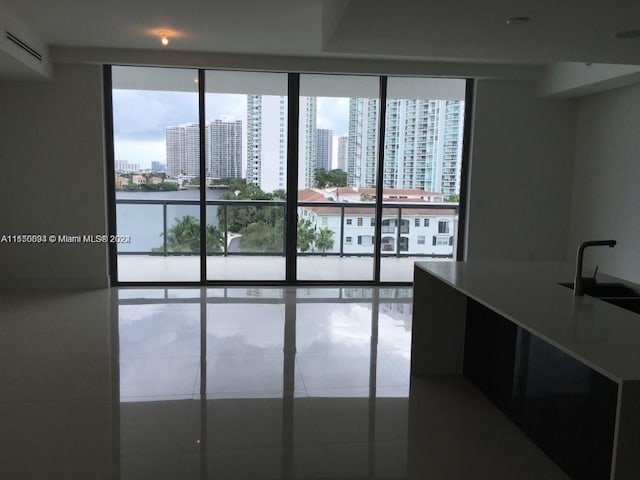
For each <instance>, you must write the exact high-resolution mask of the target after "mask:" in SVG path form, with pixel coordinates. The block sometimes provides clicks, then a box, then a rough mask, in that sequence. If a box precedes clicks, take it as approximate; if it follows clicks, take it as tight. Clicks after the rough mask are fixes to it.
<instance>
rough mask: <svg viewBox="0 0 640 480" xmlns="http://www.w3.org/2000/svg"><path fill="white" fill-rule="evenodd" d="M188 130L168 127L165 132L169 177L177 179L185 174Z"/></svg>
mask: <svg viewBox="0 0 640 480" xmlns="http://www.w3.org/2000/svg"><path fill="white" fill-rule="evenodd" d="M185 132H186V129H185V128H184V126H182V125H179V126H175V127H167V128H166V131H165V135H166V141H167V175H169V176H170V177H177V176H178V175H181V174H183V173H185V172H184V158H185V152H184V137H185Z"/></svg>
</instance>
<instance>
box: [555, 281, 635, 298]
mask: <svg viewBox="0 0 640 480" xmlns="http://www.w3.org/2000/svg"><path fill="white" fill-rule="evenodd" d="M560 285H562V286H563V287H567V288H571V289H573V283H569V282H566V283H565V282H563V283H560ZM584 293H585V294H586V295H590V296H592V297H597V298H601V299H604V298H628V297H640V292H638V291H636V290H634V289H633V288H631V287H629V286H627V285H625V284H624V283H586V284H585V285H584Z"/></svg>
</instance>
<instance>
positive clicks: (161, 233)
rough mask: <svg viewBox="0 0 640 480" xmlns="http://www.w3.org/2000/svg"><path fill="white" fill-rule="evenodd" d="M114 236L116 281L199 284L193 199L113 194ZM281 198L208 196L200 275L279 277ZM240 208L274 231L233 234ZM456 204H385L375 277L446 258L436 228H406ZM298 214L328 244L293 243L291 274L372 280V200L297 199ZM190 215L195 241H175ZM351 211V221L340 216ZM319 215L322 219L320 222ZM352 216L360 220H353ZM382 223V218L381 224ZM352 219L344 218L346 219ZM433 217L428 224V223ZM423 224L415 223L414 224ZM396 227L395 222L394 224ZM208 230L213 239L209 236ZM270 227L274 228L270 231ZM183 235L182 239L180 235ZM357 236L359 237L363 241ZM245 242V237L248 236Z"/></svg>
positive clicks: (448, 249)
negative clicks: (119, 240) (327, 236)
mask: <svg viewBox="0 0 640 480" xmlns="http://www.w3.org/2000/svg"><path fill="white" fill-rule="evenodd" d="M116 208H117V216H118V234H119V235H126V236H130V237H131V240H132V241H131V243H123V244H119V245H118V255H117V262H118V280H119V281H120V282H198V281H200V254H199V220H198V219H199V217H200V215H199V214H200V207H199V203H198V201H196V200H131V199H127V200H125V199H118V200H116ZM285 209H286V204H285V202H284V201H244V200H243V201H235V200H207V202H206V210H207V230H208V232H209V234H208V237H207V258H206V269H207V280H208V281H218V280H220V281H236V280H260V281H283V280H284V279H285V259H286V258H285V255H286V252H285V241H284V236H285V232H284V222H283V221H281V220H283V219H284V218H285ZM247 210H254V211H260V212H261V218H264V219H265V221H266V222H270V225H271V226H272V229H278V230H277V231H276V235H275V236H274V238H267V235H266V234H262V233H261V231H260V225H256V226H255V231H254V232H253V233H254V234H253V236H252V237H251V238H249V233H250V232H249V231H248V230H244V232H245V235H244V237H245V238H244V239H243V234H241V233H239V232H238V230H239V229H238V228H237V225H235V224H234V221H235V220H234V219H237V217H238V216H241V215H242V214H243V212H246V211H247ZM457 213H458V206H457V205H456V204H451V205H440V204H385V205H384V208H383V226H382V227H381V228H382V239H381V242H382V243H381V280H382V281H385V282H410V281H412V275H413V263H414V262H415V261H416V260H418V261H419V260H426V259H440V260H451V259H453V258H454V256H455V245H446V246H443V245H437V246H432V245H429V243H430V242H425V241H424V238H425V237H426V238H427V239H430V238H431V236H432V235H435V234H436V233H437V232H436V231H435V230H434V231H430V230H429V228H426V227H416V228H413V227H411V226H412V225H413V223H414V221H413V220H407V219H403V216H405V217H410V218H413V219H415V218H417V217H421V218H422V217H424V218H427V216H431V217H433V216H436V215H437V216H438V217H443V216H445V217H446V216H450V217H451V218H452V220H453V219H454V218H456V217H457ZM298 214H299V218H300V219H305V218H310V219H313V223H312V225H313V229H314V231H315V232H317V231H319V230H321V229H322V228H327V229H329V230H330V231H331V239H332V243H331V244H330V245H324V247H323V248H321V247H322V245H314V246H312V247H310V248H308V249H305V250H304V251H302V250H301V249H298V250H299V252H298V255H297V269H298V278H299V279H302V280H318V281H351V280H353V281H366V280H373V265H374V239H375V226H374V225H372V223H374V222H371V219H372V218H373V217H374V215H375V204H373V203H371V202H369V203H336V202H323V203H320V202H299V203H298ZM187 216H191V217H192V219H191V220H192V221H191V223H192V227H194V225H195V227H194V228H195V230H196V233H195V234H194V236H193V237H194V238H195V241H194V242H192V243H189V242H185V241H183V243H182V244H180V245H178V244H177V243H176V237H177V236H178V234H177V233H176V225H178V224H180V222H181V221H183V220H184V218H185V217H187ZM349 217H351V222H348V221H347V219H348V218H349ZM323 218H324V220H323ZM357 218H362V219H364V221H363V222H361V225H357V223H358V222H356V220H354V219H357ZM384 222H387V224H386V225H385V224H384ZM349 223H351V224H349ZM432 223H435V222H432ZM420 224H421V225H422V222H420ZM397 225H400V226H401V228H399V229H398V228H397ZM211 232H216V233H215V238H214V237H212V236H211ZM272 233H273V232H272ZM181 238H184V237H181ZM362 239H366V241H363V240H362ZM249 240H250V241H249Z"/></svg>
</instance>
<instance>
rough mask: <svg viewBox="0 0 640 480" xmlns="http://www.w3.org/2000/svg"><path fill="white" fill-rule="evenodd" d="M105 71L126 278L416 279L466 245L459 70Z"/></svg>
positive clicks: (120, 273)
mask: <svg viewBox="0 0 640 480" xmlns="http://www.w3.org/2000/svg"><path fill="white" fill-rule="evenodd" d="M107 72H111V87H112V88H111V92H110V93H111V97H112V104H113V109H112V114H113V145H114V154H113V159H112V166H113V170H112V172H113V177H114V179H113V182H114V183H113V185H114V188H113V190H114V191H115V193H114V195H113V197H114V202H115V207H114V210H115V215H113V217H115V218H114V221H113V223H114V225H113V226H112V227H111V229H112V232H111V233H117V234H118V235H119V236H120V238H126V239H129V240H128V241H127V242H123V243H120V244H117V245H115V246H112V247H111V248H112V256H113V257H115V261H112V270H115V269H116V268H117V275H113V277H114V280H115V281H116V282H119V283H180V282H189V283H216V282H221V283H224V282H288V283H293V282H324V281H331V282H336V281H337V282H354V281H356V282H372V283H374V282H391V283H393V282H411V280H412V272H413V263H414V262H415V261H416V260H425V259H437V260H451V259H455V258H456V253H457V251H458V248H457V245H458V231H459V226H460V222H461V220H460V211H459V204H460V203H459V202H460V196H461V195H462V194H464V192H462V189H461V183H462V182H463V180H464V178H463V177H464V176H463V175H462V164H463V162H462V157H463V138H464V136H463V133H464V128H465V122H464V119H465V89H466V83H467V82H465V81H464V80H455V79H453V80H451V79H429V78H404V77H402V78H400V77H389V78H387V77H377V76H353V75H328V74H303V75H297V74H282V73H257V72H237V71H233V72H232V71H218V70H207V71H205V70H190V69H173V68H147V67H117V66H114V67H107ZM107 78H108V77H107ZM292 82H293V83H292ZM107 83H109V82H107ZM292 85H293V87H292ZM292 98H294V99H293V100H292ZM467 110H468V109H467ZM201 218H203V219H206V221H205V222H201V221H200V220H201ZM113 273H114V272H113V271H112V274H113Z"/></svg>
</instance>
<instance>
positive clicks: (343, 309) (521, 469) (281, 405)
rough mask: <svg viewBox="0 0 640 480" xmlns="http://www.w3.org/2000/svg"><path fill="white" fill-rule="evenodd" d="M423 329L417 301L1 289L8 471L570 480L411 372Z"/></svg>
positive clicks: (445, 384) (4, 471)
mask: <svg viewBox="0 0 640 480" xmlns="http://www.w3.org/2000/svg"><path fill="white" fill-rule="evenodd" d="M389 296H391V297H398V298H386V297H389ZM380 297H382V298H380ZM202 299H204V301H203V300H202ZM410 326H411V303H410V298H409V291H408V290H395V289H384V290H382V289H381V290H374V289H365V288H352V289H342V290H340V289H337V288H333V289H297V290H296V289H286V290H283V289H277V288H273V289H222V288H218V289H202V290H201V289H167V290H165V289H145V290H132V289H120V290H118V289H111V290H99V291H90V292H55V293H50V292H35V291H13V292H10V291H4V292H0V377H1V379H2V381H1V382H0V421H1V422H2V423H1V425H0V478H2V479H10V480H14V479H28V480H31V479H45V478H46V479H65V480H73V479H83V480H84V479H98V480H100V479H111V480H113V479H119V480H130V479H131V480H133V479H154V480H161V479H187V480H189V479H199V480H202V479H222V480H226V479H267V478H273V479H308V478H309V479H314V478H318V479H320V478H321V479H346V478H349V479H373V478H376V479H423V478H429V479H431V478H433V479H438V480H441V479H445V480H446V479H456V480H458V479H492V480H493V479H516V478H517V479H532V480H533V479H545V480H547V479H548V480H555V479H558V480H560V479H566V478H567V477H566V476H565V475H564V474H563V473H562V472H561V471H559V470H558V468H557V467H556V466H555V465H554V464H553V463H551V462H550V460H549V459H548V458H547V457H546V456H544V454H542V453H541V452H540V451H539V450H538V449H537V448H536V447H535V446H534V445H532V444H531V443H530V442H529V441H528V440H527V439H526V437H525V436H524V435H523V434H522V433H521V432H520V431H519V430H518V429H517V428H516V427H515V426H513V425H512V424H511V423H510V422H509V421H508V420H507V419H506V418H505V417H504V416H503V415H502V414H501V413H500V412H498V411H497V410H496V409H495V408H494V407H493V405H492V404H491V403H490V402H489V401H488V400H486V399H485V398H484V397H483V396H482V395H481V394H480V393H479V392H478V391H477V390H476V389H475V388H474V387H473V386H471V385H470V384H469V383H468V382H467V381H466V380H465V379H464V378H461V377H438V378H410V375H409V353H410Z"/></svg>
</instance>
